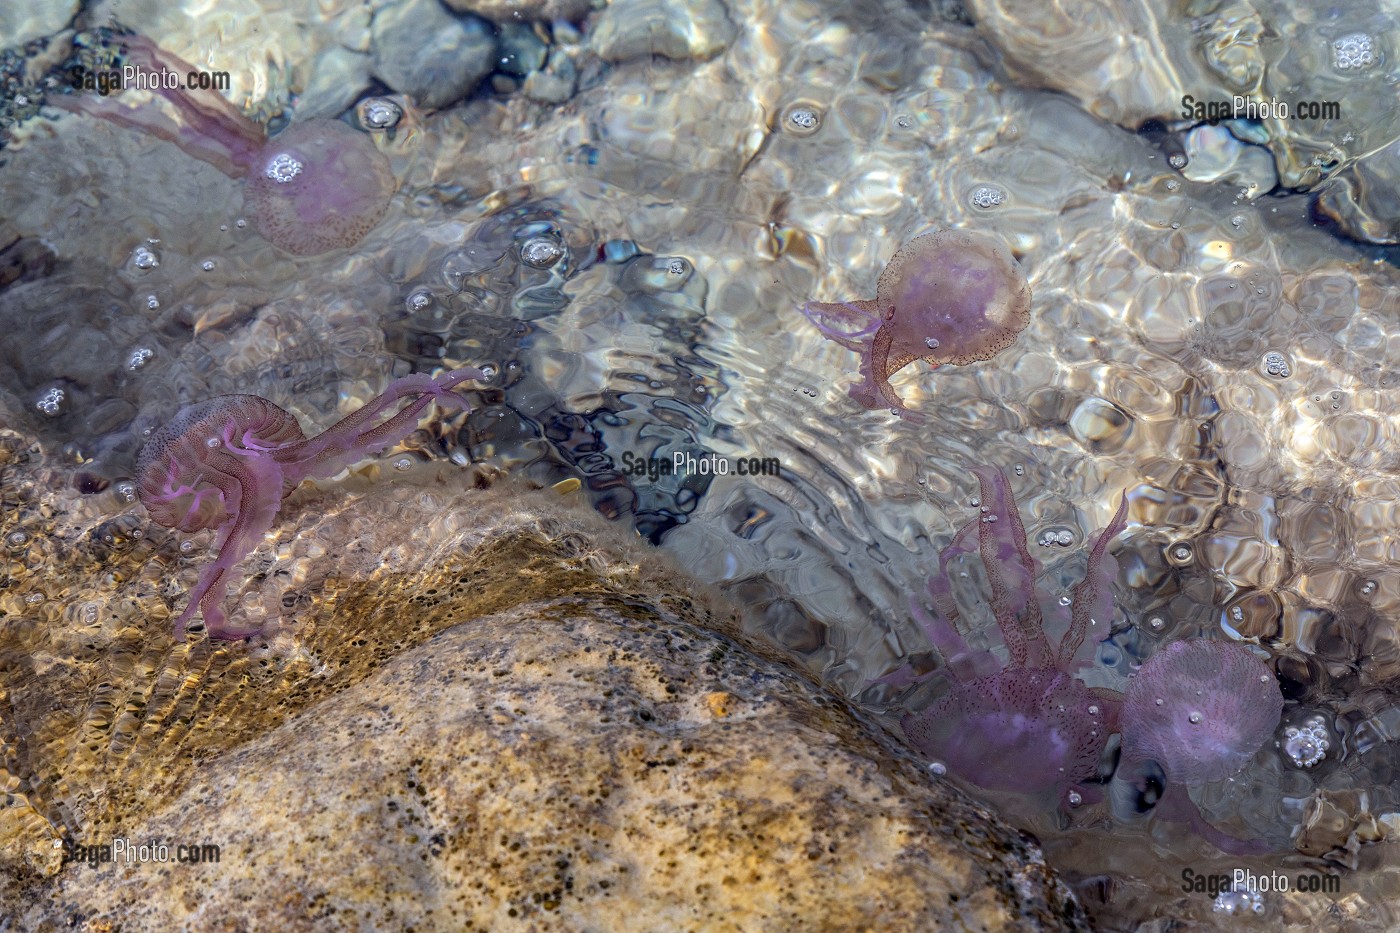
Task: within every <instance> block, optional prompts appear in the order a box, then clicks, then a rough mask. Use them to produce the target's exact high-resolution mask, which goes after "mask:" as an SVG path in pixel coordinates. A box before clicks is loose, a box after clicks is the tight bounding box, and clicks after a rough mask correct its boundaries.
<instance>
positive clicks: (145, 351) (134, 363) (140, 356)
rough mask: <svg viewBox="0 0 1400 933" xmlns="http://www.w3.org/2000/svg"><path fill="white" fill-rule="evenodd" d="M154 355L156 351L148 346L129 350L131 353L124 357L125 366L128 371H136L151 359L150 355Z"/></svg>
mask: <svg viewBox="0 0 1400 933" xmlns="http://www.w3.org/2000/svg"><path fill="white" fill-rule="evenodd" d="M155 355H156V351H154V350H152V349H151V348H150V347H137V348H135V349H134V350H132V351H131V355H130V356H128V357H127V358H126V368H127V369H128V370H129V371H130V372H133V373H134V372H136V371H137V370H138V369H141V368H142V367H144V366H145V365H146V364H147V363H149V362H150V361H151V357H153V356H155Z"/></svg>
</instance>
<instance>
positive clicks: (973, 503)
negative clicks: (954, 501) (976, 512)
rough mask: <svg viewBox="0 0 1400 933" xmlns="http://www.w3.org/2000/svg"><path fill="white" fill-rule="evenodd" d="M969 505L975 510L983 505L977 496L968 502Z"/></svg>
mask: <svg viewBox="0 0 1400 933" xmlns="http://www.w3.org/2000/svg"><path fill="white" fill-rule="evenodd" d="M967 504H968V505H970V506H972V507H973V508H974V509H975V508H977V507H978V506H980V505H981V504H982V500H981V499H979V498H977V497H976V496H973V497H972V498H971V499H968V500H967Z"/></svg>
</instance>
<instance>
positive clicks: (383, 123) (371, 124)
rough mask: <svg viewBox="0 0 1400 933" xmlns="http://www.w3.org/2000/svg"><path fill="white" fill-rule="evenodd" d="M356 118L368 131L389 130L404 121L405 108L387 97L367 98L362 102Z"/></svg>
mask: <svg viewBox="0 0 1400 933" xmlns="http://www.w3.org/2000/svg"><path fill="white" fill-rule="evenodd" d="M356 116H358V117H359V120H360V125H361V126H363V127H364V128H365V129H367V130H388V129H393V128H394V127H395V126H398V123H399V121H400V120H402V119H403V108H402V107H400V106H399V105H398V104H396V103H394V102H393V101H392V100H390V99H389V98H387V97H367V98H365V99H364V100H362V101H360V105H359V106H358V107H357V108H356Z"/></svg>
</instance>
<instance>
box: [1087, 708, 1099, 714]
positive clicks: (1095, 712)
mask: <svg viewBox="0 0 1400 933" xmlns="http://www.w3.org/2000/svg"><path fill="white" fill-rule="evenodd" d="M1098 714H1099V708H1098V707H1097V706H1091V707H1089V715H1090V716H1097V715H1098Z"/></svg>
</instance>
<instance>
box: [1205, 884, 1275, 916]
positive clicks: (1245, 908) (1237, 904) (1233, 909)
mask: <svg viewBox="0 0 1400 933" xmlns="http://www.w3.org/2000/svg"><path fill="white" fill-rule="evenodd" d="M1211 910H1213V911H1215V912H1216V913H1218V914H1242V913H1246V912H1248V913H1256V914H1262V913H1263V912H1264V895H1262V894H1260V893H1259V892H1258V891H1249V890H1246V889H1245V888H1244V887H1243V886H1242V885H1235V886H1233V887H1232V888H1231V890H1229V891H1221V892H1220V893H1219V894H1217V895H1216V896H1215V903H1214V904H1212V905H1211Z"/></svg>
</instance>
